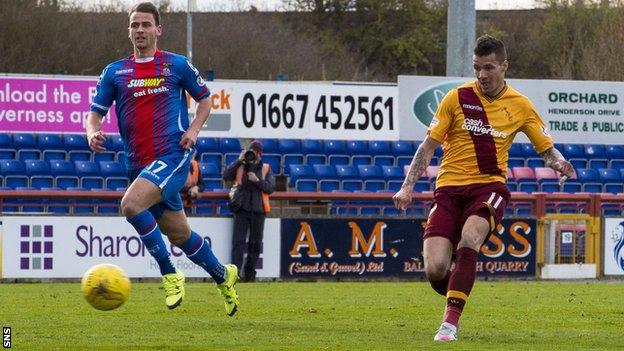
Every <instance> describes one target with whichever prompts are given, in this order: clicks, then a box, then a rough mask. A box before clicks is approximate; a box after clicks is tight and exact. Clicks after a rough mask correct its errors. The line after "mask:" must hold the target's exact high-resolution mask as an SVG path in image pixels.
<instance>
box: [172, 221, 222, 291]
mask: <svg viewBox="0 0 624 351" xmlns="http://www.w3.org/2000/svg"><path fill="white" fill-rule="evenodd" d="M180 248H181V249H182V251H184V253H185V254H186V256H187V257H188V258H189V259H190V260H191V261H193V262H195V264H197V265H199V266H202V267H203V268H204V269H205V270H206V272H208V274H210V276H211V277H212V279H214V281H215V282H217V284H221V283H223V282H224V281H225V267H223V265H222V264H221V263H219V260H218V259H217V258H216V257H215V255H214V253H212V249H211V248H210V244H208V241H206V240H204V239H203V238H202V237H201V236H199V234H197V233H195V232H191V237H190V238H189V239H188V240H187V241H185V242H184V243H183V244H182V245H180Z"/></svg>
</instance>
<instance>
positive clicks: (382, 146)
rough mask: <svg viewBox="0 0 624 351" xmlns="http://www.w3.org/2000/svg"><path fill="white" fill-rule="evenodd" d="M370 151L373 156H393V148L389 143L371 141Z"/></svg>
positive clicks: (369, 144)
mask: <svg viewBox="0 0 624 351" xmlns="http://www.w3.org/2000/svg"><path fill="white" fill-rule="evenodd" d="M368 151H369V152H370V154H371V155H373V156H377V155H392V148H391V145H390V142H389V141H385V140H370V141H369V142H368Z"/></svg>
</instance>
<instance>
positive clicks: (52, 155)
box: [42, 150, 67, 161]
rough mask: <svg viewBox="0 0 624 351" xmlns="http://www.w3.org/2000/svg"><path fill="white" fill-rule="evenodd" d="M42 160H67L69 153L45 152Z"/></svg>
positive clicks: (60, 151) (63, 151)
mask: <svg viewBox="0 0 624 351" xmlns="http://www.w3.org/2000/svg"><path fill="white" fill-rule="evenodd" d="M42 159H43V160H44V161H52V160H66V159H67V152H66V151H65V150H43V155H42Z"/></svg>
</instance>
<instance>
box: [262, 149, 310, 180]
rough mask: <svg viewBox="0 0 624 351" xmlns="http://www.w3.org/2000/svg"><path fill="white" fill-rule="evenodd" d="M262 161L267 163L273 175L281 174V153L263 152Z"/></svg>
mask: <svg viewBox="0 0 624 351" xmlns="http://www.w3.org/2000/svg"><path fill="white" fill-rule="evenodd" d="M262 162H264V163H266V164H268V165H269V166H270V167H271V173H273V174H274V175H278V174H282V156H281V155H279V154H263V155H262ZM300 163H301V162H300Z"/></svg>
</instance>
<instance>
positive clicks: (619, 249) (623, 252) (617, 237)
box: [611, 222, 624, 270]
mask: <svg viewBox="0 0 624 351" xmlns="http://www.w3.org/2000/svg"><path fill="white" fill-rule="evenodd" d="M611 240H613V243H614V244H615V246H614V247H613V258H614V259H615V262H617V265H618V266H620V268H622V270H624V222H620V224H619V225H618V226H617V227H616V228H615V229H613V233H611Z"/></svg>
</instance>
